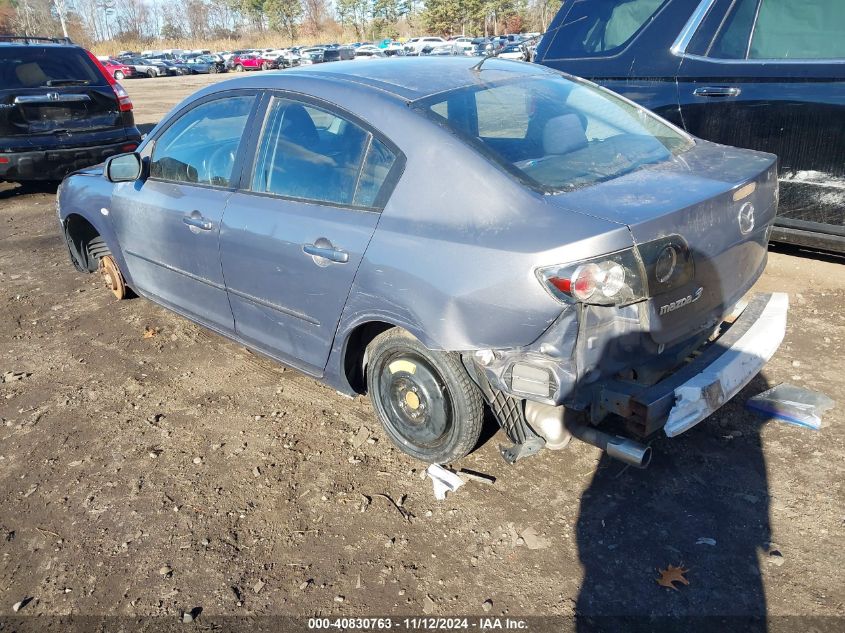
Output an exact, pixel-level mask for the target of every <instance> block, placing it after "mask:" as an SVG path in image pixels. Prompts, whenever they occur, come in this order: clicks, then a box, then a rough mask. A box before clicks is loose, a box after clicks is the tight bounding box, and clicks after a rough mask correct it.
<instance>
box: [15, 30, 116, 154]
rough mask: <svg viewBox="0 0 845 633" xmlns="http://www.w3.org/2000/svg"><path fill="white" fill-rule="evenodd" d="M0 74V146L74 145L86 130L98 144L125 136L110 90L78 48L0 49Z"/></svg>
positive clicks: (105, 81)
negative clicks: (94, 135)
mask: <svg viewBox="0 0 845 633" xmlns="http://www.w3.org/2000/svg"><path fill="white" fill-rule="evenodd" d="M0 76H2V81H0V146H6V145H9V146H11V145H14V146H21V145H25V146H26V148H27V149H38V148H39V147H42V146H44V147H56V146H57V145H62V144H63V141H65V140H67V141H68V143H69V144H72V145H74V146H79V145H80V144H84V136H85V134H87V133H96V139H92V142H96V143H98V144H103V143H108V142H112V141H113V142H120V141H121V140H124V139H125V138H126V130H125V129H124V122H123V117H122V116H121V112H120V110H119V106H118V102H117V97H116V96H115V93H114V90H113V89H112V87H111V86H110V85H109V83H108V81H107V80H106V78H105V77H104V76H103V74H102V73H101V72H100V71H99V69H98V68H97V67H96V66H95V65H94V64H93V62H92V61H91V60H90V59H89V58H88V56H87V54H86V53H85V51H83V50H82V49H80V48H76V47H61V48H59V47H46V46H15V47H9V48H7V49H0ZM80 135H81V137H82V138H80ZM70 139H73V140H72V141H71V140H70ZM80 141H82V142H80Z"/></svg>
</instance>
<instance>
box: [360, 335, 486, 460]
mask: <svg viewBox="0 0 845 633" xmlns="http://www.w3.org/2000/svg"><path fill="white" fill-rule="evenodd" d="M366 372H367V390H368V391H369V394H370V399H371V400H372V403H373V407H374V408H375V410H376V415H377V416H378V419H379V421H380V422H381V423H382V426H383V427H384V430H385V431H386V432H387V435H388V437H389V438H390V440H391V441H392V442H393V443H394V444H395V445H396V446H397V447H399V448H400V449H401V450H402V451H404V452H405V453H407V454H408V455H410V456H412V457H416V458H417V459H419V460H422V461H424V462H427V463H429V464H448V463H449V462H453V461H455V460H458V459H460V458H461V457H464V456H465V455H467V454H468V453H469V452H470V451H472V449H473V448H475V445H476V444H477V443H478V437H479V436H480V434H481V425H482V421H483V418H484V407H483V402H482V399H481V393H480V391H479V390H478V388H477V387H476V386H475V384H474V383H473V382H472V379H471V378H470V377H469V374H468V373H467V371H466V369H464V366H463V364H462V363H461V359H460V357H459V356H458V354H456V353H454V352H433V351H430V350H429V349H428V348H426V347H425V346H424V345H423V344H422V343H420V342H419V341H418V340H417V339H416V338H414V337H413V336H412V335H411V334H409V333H408V332H406V331H405V330H402V329H399V328H393V329H391V330H388V331H386V332H384V333H382V334H380V335H379V336H377V337H376V338H375V339H373V341H372V342H371V343H370V344H369V345H368V346H367V367H366Z"/></svg>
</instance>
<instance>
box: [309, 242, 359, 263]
mask: <svg viewBox="0 0 845 633" xmlns="http://www.w3.org/2000/svg"><path fill="white" fill-rule="evenodd" d="M302 252H303V253H305V254H306V255H311V256H313V257H322V258H323V259H328V260H329V261H332V262H335V263H338V264H345V263H346V262H348V261H349V253H347V252H346V251H342V250H340V249H339V248H334V247H325V246H316V245H314V244H303V245H302Z"/></svg>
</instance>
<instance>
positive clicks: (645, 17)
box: [548, 0, 666, 58]
mask: <svg viewBox="0 0 845 633" xmlns="http://www.w3.org/2000/svg"><path fill="white" fill-rule="evenodd" d="M665 2H666V0H582V1H581V2H575V3H573V5H572V8H571V9H570V11H569V13H568V14H567V15H566V17H565V18H564V21H563V24H562V25H561V26H560V27H559V28H557V29H556V32H555V33H554V39H553V40H552V42H551V44H550V46H549V49H548V57H549V58H578V57H592V56H596V55H599V56H600V55H605V54H613V53H615V52H617V51H618V50H621V49H622V48H623V47H625V46H627V45H628V44H629V43H630V42H631V41H633V39H634V37H636V35H637V34H638V33H639V32H640V31H641V30H642V29H643V28H644V27H645V26H646V25H647V24H648V22H649V21H650V20H651V19H652V18H653V17H654V16H655V15H656V14H657V12H658V11H659V10H660V8H661V7H662V6H663V4H665Z"/></svg>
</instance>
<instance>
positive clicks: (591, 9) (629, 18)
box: [534, 0, 695, 125]
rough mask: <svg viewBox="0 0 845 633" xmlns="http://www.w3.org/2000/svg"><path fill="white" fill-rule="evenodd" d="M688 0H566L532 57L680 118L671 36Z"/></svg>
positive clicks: (676, 120)
mask: <svg viewBox="0 0 845 633" xmlns="http://www.w3.org/2000/svg"><path fill="white" fill-rule="evenodd" d="M694 8H695V4H694V3H693V2H691V1H690V0H564V3H563V5H562V6H561V8H560V10H559V11H558V13H557V15H556V16H555V18H554V20H553V21H552V23H551V24H550V25H549V29H548V31H547V32H546V34H545V35H544V36H543V37H542V39H541V40H540V43H539V44H538V46H537V51H536V55H535V60H534V61H535V62H536V63H539V64H543V65H545V66H549V67H551V68H554V69H556V70H561V71H563V72H567V73H570V74H572V75H577V76H579V77H584V78H585V79H589V80H591V81H595V82H596V83H599V84H601V85H603V86H606V87H607V88H610V89H611V90H614V91H616V92H618V93H619V94H621V95H624V96H626V97H628V98H629V99H632V100H633V101H636V102H637V103H639V104H641V105H643V106H645V107H646V108H649V109H650V110H653V111H654V112H656V113H657V114H659V115H660V116H662V117H664V118H666V119H668V120H669V121H671V122H673V123H675V124H676V125H680V124H681V119H680V113H679V110H678V93H677V89H676V86H675V77H676V75H677V70H678V66H679V64H680V59H679V58H678V57H677V56H675V55H673V54H672V52H671V50H670V49H671V47H672V41H673V40H674V39H675V37H676V35H677V34H678V32H680V31H681V29H682V28H683V26H684V24H685V23H686V21H687V20H688V19H689V18H690V15H691V14H692V12H693V10H694Z"/></svg>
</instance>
